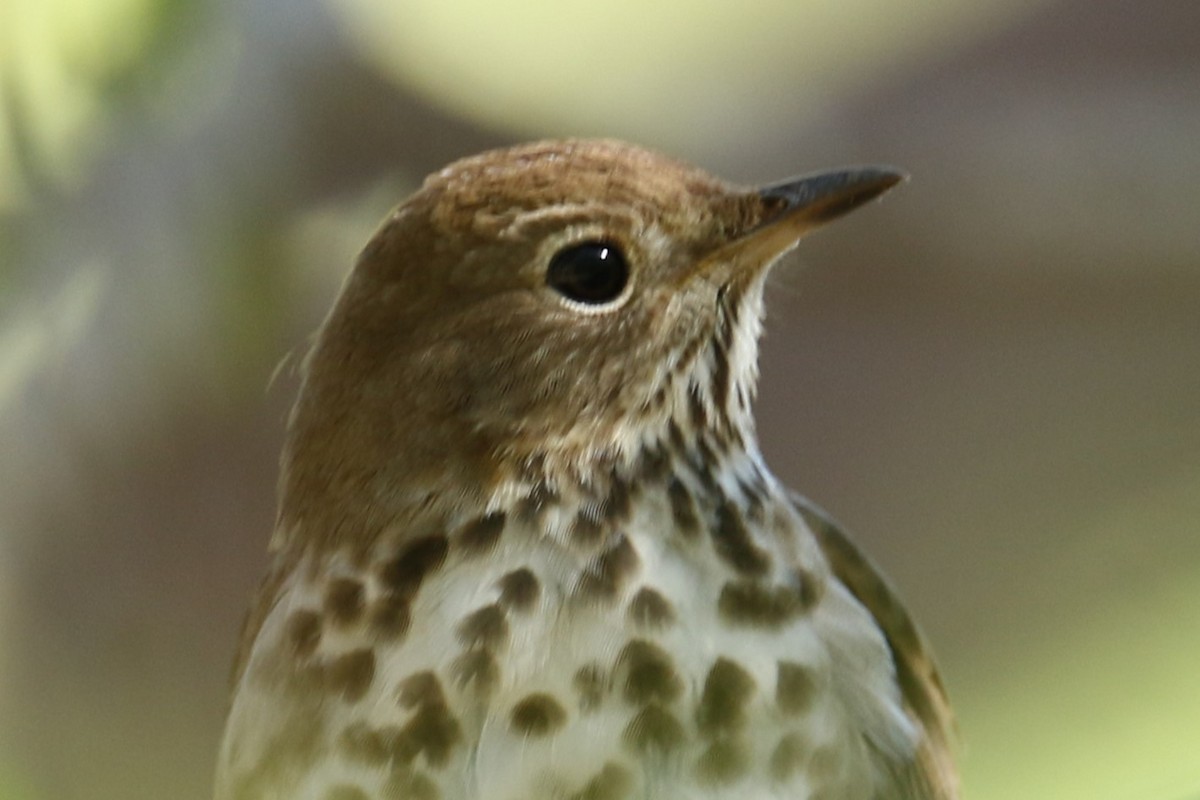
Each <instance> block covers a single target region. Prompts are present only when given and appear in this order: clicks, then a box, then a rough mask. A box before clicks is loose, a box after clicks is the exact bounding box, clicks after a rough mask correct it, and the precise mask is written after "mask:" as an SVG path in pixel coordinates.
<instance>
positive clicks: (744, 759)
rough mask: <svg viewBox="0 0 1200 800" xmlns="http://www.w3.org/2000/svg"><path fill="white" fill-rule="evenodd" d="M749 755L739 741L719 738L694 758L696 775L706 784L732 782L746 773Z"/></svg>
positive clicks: (716, 784) (717, 784)
mask: <svg viewBox="0 0 1200 800" xmlns="http://www.w3.org/2000/svg"><path fill="white" fill-rule="evenodd" d="M749 766H750V756H749V754H748V752H747V750H746V748H745V747H744V746H743V745H742V744H741V743H739V742H735V741H730V740H728V739H719V740H717V741H715V742H713V743H712V744H710V745H709V746H708V749H707V750H705V751H704V752H703V753H701V754H700V758H698V759H697V760H696V777H697V778H698V779H699V781H700V782H701V783H703V784H705V785H708V786H723V785H725V784H729V783H733V782H734V781H735V780H737V779H738V778H740V777H742V776H743V775H745V774H746V769H747V768H748V767H749Z"/></svg>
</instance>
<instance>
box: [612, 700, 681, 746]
mask: <svg viewBox="0 0 1200 800" xmlns="http://www.w3.org/2000/svg"><path fill="white" fill-rule="evenodd" d="M621 739H622V741H624V743H625V746H626V747H628V748H629V749H630V750H633V751H634V752H636V753H651V752H659V753H667V752H670V751H671V750H675V749H676V748H678V747H680V746H681V745H682V744H683V743H684V732H683V726H682V725H681V724H679V720H677V719H675V715H674V714H672V713H671V712H670V711H668V710H667V709H665V708H663V707H662V706H660V705H657V704H652V705H648V706H646V707H645V708H643V709H642V710H641V711H639V712H638V713H637V714H635V715H634V717H633V719H631V720H630V721H629V724H628V725H626V726H625V730H624V732H623V733H622V734H621Z"/></svg>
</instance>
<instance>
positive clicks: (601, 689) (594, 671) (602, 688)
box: [572, 664, 608, 711]
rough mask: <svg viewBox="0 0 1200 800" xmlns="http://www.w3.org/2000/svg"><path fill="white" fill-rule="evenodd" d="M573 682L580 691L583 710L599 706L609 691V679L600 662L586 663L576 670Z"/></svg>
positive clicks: (580, 706) (580, 703) (580, 702)
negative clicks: (605, 675)
mask: <svg viewBox="0 0 1200 800" xmlns="http://www.w3.org/2000/svg"><path fill="white" fill-rule="evenodd" d="M572 684H573V685H574V687H575V691H577V692H579V708H580V709H581V710H583V711H590V710H592V709H594V708H597V707H598V706H599V705H600V703H601V702H603V701H604V695H605V694H607V693H608V681H607V679H606V678H605V677H604V669H603V667H601V666H600V665H599V664H584V665H583V666H582V667H580V668H579V669H578V670H576V671H575V676H574V678H573V679H572Z"/></svg>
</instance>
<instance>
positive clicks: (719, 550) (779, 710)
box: [218, 464, 912, 800]
mask: <svg viewBox="0 0 1200 800" xmlns="http://www.w3.org/2000/svg"><path fill="white" fill-rule="evenodd" d="M516 497H517V499H516V500H513V501H512V502H508V503H505V504H502V505H497V506H496V507H491V508H486V509H481V510H479V511H478V513H474V514H466V515H463V517H462V518H461V519H457V520H453V521H452V523H451V524H443V525H414V526H413V527H412V528H411V529H409V530H394V531H392V532H390V534H389V535H385V536H382V537H381V538H380V539H379V544H378V546H377V548H376V551H375V552H373V553H372V554H370V556H369V557H368V558H366V559H365V563H363V559H361V558H360V559H357V563H355V562H356V560H355V559H350V558H342V557H339V556H338V555H337V554H331V555H328V556H326V563H323V564H322V565H320V567H319V568H317V569H313V568H312V565H307V566H306V567H304V568H298V569H296V570H295V572H294V574H293V575H291V576H290V577H289V578H288V580H287V581H285V583H284V585H283V587H282V589H281V592H280V597H279V600H278V603H277V604H276V606H275V607H274V609H273V610H272V611H271V612H270V614H269V615H268V616H267V619H266V622H265V623H264V625H263V627H262V630H261V631H260V633H259V636H258V640H257V641H256V644H255V647H254V651H253V654H252V656H251V659H250V662H249V665H248V668H247V670H246V672H245V674H244V675H243V678H242V682H241V685H240V686H239V688H238V691H237V694H236V696H235V701H234V709H233V713H232V714H231V718H230V728H229V731H228V732H227V735H226V740H225V751H224V753H223V755H222V767H221V772H220V776H219V782H220V783H221V784H222V785H223V786H224V787H225V789H226V791H225V794H223V795H222V794H221V791H220V790H219V791H218V797H263V798H267V797H280V798H282V797H287V798H298V797H313V798H320V799H321V800H329V798H338V799H339V800H357V798H364V800H365V799H366V798H376V797H404V798H410V797H411V798H422V799H424V798H429V799H430V800H433V799H434V798H437V799H438V800H508V799H509V798H512V799H513V800H518V798H541V797H545V798H564V799H566V800H622V798H656V799H657V800H674V799H676V798H678V799H679V800H683V798H721V797H728V798H734V797H737V798H748V799H751V800H752V799H753V798H762V799H763V800H766V798H785V797H786V798H789V799H790V800H796V799H797V798H806V797H814V796H816V795H817V794H820V795H821V796H822V797H870V796H871V794H872V793H873V791H874V786H875V783H876V782H877V776H876V775H875V773H876V772H877V770H878V767H877V766H876V765H875V764H874V762H873V759H874V758H875V757H876V756H875V753H876V751H877V750H878V749H879V747H880V745H879V744H878V743H868V741H867V739H866V738H865V737H864V735H863V730H865V729H867V728H871V729H873V730H874V729H882V730H885V731H886V730H888V729H889V726H890V729H891V730H892V732H893V735H894V738H895V741H894V742H892V743H890V746H894V747H895V748H897V749H899V750H902V749H903V748H905V747H910V746H911V744H912V743H911V741H910V740H911V731H907V730H906V729H905V727H904V724H905V723H904V721H903V718H902V715H900V713H899V711H898V709H897V701H896V699H895V694H896V692H895V687H894V685H893V679H892V675H891V673H890V670H889V668H888V665H889V664H890V662H889V661H888V657H887V653H886V647H885V645H884V642H883V639H882V636H881V635H880V633H879V631H878V629H877V628H876V627H875V626H874V624H873V622H872V620H871V618H870V617H869V615H867V614H866V613H865V612H864V611H863V609H862V607H861V606H859V605H858V604H857V603H856V602H855V601H854V600H853V599H852V598H851V597H850V595H849V593H848V592H846V590H845V589H844V587H842V586H841V585H840V584H838V583H837V582H836V581H835V580H833V579H832V578H831V576H830V575H829V572H828V568H827V565H826V564H825V563H824V561H823V560H822V558H821V556H820V554H819V552H818V550H817V549H816V547H815V544H814V543H813V542H812V539H811V534H809V532H808V531H807V529H806V528H805V527H804V525H803V523H802V522H801V521H800V519H799V517H798V516H797V515H796V514H795V512H794V511H793V510H792V508H791V506H790V505H789V504H788V503H787V502H786V500H784V499H783V497H782V496H781V494H780V492H779V490H778V489H777V488H776V485H775V483H774V479H773V478H771V477H770V476H769V475H767V474H766V473H765V470H762V469H760V468H759V467H757V466H755V465H753V464H748V465H747V466H744V467H743V468H741V469H731V470H730V471H729V473H728V474H717V475H713V476H709V477H708V478H707V479H702V478H701V477H699V476H697V475H695V474H691V473H688V472H686V471H668V472H661V471H660V472H658V473H644V474H640V475H637V476H635V477H632V478H628V479H616V478H613V479H611V480H610V481H608V482H606V483H605V484H604V486H603V491H596V490H595V489H594V488H587V487H583V488H576V489H573V490H562V489H561V488H560V489H558V490H556V491H548V490H545V489H544V488H543V489H539V490H534V491H530V492H528V493H517V495H516ZM264 717H267V718H269V719H271V720H273V723H274V724H270V725H264V724H263V718H264ZM881 723H882V724H881ZM884 746H885V747H886V746H889V745H888V743H885V745H884ZM338 792H341V793H340V794H339V793H338ZM356 792H357V793H356Z"/></svg>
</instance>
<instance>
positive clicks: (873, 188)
mask: <svg viewBox="0 0 1200 800" xmlns="http://www.w3.org/2000/svg"><path fill="white" fill-rule="evenodd" d="M905 178H907V176H906V175H905V174H904V173H903V172H901V171H900V170H897V169H894V168H892V167H854V168H851V169H839V170H832V171H829V172H818V173H814V174H812V175H804V176H801V177H799V178H792V179H790V180H786V181H782V182H780V183H775V184H771V185H769V186H765V187H763V188H761V189H758V190H757V191H756V192H755V193H754V194H755V195H756V196H757V199H758V201H759V203H760V204H761V208H762V213H761V216H760V217H759V219H758V221H757V223H756V224H754V225H752V226H751V227H749V228H748V229H746V230H744V231H742V232H740V233H738V234H736V235H735V236H734V237H733V238H732V239H731V240H730V241H729V242H727V243H726V244H725V245H724V246H723V247H721V248H719V249H718V250H717V252H715V253H713V254H711V255H710V256H709V257H708V258H706V259H705V264H704V265H703V267H702V271H704V272H706V273H707V272H710V271H715V270H717V269H720V267H718V266H717V265H718V264H721V265H722V266H723V267H724V268H725V269H727V270H729V272H730V274H731V275H734V274H740V275H743V276H745V275H749V274H757V273H758V272H760V271H761V270H762V269H763V268H764V267H766V266H768V265H770V264H771V263H773V262H774V261H775V260H776V259H777V258H778V257H779V256H781V255H783V254H784V253H786V252H787V251H789V250H791V249H792V248H793V247H795V246H796V244H797V243H798V242H799V241H800V239H801V238H802V237H803V236H804V235H805V234H807V233H808V232H809V231H811V230H814V229H816V228H819V227H821V226H822V225H824V224H825V223H826V222H830V221H831V220H834V219H837V218H838V217H840V216H842V215H844V214H848V213H850V212H851V211H853V210H854V209H856V208H858V207H859V206H861V205H863V204H865V203H867V202H869V201H871V200H874V199H875V198H876V197H879V196H880V195H881V194H883V193H884V192H886V191H887V190H888V189H890V188H892V187H893V186H895V185H896V184H897V183H899V182H900V181H902V180H905Z"/></svg>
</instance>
